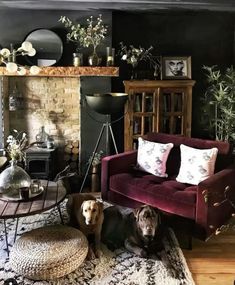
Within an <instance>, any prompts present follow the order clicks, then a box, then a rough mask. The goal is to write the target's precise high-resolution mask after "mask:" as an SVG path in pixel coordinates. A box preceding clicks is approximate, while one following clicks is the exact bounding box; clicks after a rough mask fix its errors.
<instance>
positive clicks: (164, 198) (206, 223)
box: [101, 133, 235, 240]
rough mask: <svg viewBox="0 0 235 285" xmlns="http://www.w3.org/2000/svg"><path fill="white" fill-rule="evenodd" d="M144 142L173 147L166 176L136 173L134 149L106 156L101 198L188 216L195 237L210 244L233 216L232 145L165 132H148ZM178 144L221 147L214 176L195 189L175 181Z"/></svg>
mask: <svg viewBox="0 0 235 285" xmlns="http://www.w3.org/2000/svg"><path fill="white" fill-rule="evenodd" d="M145 139H147V140H149V141H154V142H159V143H170V142H171V143H173V144H174V147H173V149H172V150H171V152H170V154H169V157H168V160H167V173H168V177H167V178H162V177H157V176H154V175H152V174H149V173H146V172H143V171H140V170H138V169H137V168H136V167H135V166H136V160H137V151H136V150H134V151H128V152H124V153H120V154H116V155H111V156H107V157H104V158H103V160H102V172H101V195H102V199H103V200H105V201H109V202H111V203H113V204H118V205H121V206H126V207H131V208H135V207H138V206H140V205H142V204H148V205H151V206H153V207H155V208H158V209H160V210H162V211H163V212H166V213H169V214H174V215H177V216H180V217H184V218H186V219H188V220H189V221H191V222H192V224H193V236H195V237H197V238H200V239H203V240H206V239H207V238H208V237H209V236H211V235H212V234H213V233H214V232H215V231H216V229H217V228H219V227H221V225H223V224H224V223H226V221H227V220H228V219H229V218H230V217H231V214H232V213H233V212H235V209H234V208H233V207H232V205H231V203H230V202H229V200H227V199H225V196H226V195H225V189H227V190H229V191H230V192H231V193H234V192H235V168H234V165H233V156H232V149H231V145H230V144H228V143H226V142H221V141H211V140H202V139H196V138H188V137H183V136H178V135H170V134H161V133H149V134H147V136H146V137H145ZM180 144H185V145H187V146H190V147H194V148H198V149H206V148H212V147H217V148H218V156H217V159H216V165H215V174H214V175H213V176H211V177H209V178H207V179H206V180H204V181H202V182H200V183H199V185H196V186H195V185H190V184H184V183H180V182H177V181H176V179H175V178H176V176H177V174H178V172H179V167H180ZM226 187H227V188H226ZM228 187H229V188H228ZM221 201H223V202H222V203H221V204H220V205H219V204H218V203H220V202H221Z"/></svg>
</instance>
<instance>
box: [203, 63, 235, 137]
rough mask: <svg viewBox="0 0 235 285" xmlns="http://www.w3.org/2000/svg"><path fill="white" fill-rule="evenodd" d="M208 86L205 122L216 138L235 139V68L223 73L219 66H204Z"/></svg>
mask: <svg viewBox="0 0 235 285" xmlns="http://www.w3.org/2000/svg"><path fill="white" fill-rule="evenodd" d="M203 69H204V70H205V72H206V77H207V83H208V87H207V90H206V93H205V96H204V98H203V99H202V103H203V104H202V112H203V114H202V117H203V124H204V125H205V126H209V130H212V132H213V133H214V136H215V139H216V140H221V141H229V142H231V141H234V139H235V70H234V69H233V66H231V67H229V68H227V69H226V70H225V72H224V73H222V72H221V71H220V70H219V69H218V67H217V66H211V67H209V66H203Z"/></svg>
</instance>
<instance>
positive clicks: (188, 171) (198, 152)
mask: <svg viewBox="0 0 235 285" xmlns="http://www.w3.org/2000/svg"><path fill="white" fill-rule="evenodd" d="M180 152H181V164H180V170H179V174H178V176H177V177H176V180H177V181H178V182H182V183H189V184H193V185H198V184H199V183H200V182H201V181H203V180H205V179H206V178H208V177H210V176H211V175H213V174H214V170H215V161H216V158H217V153H218V149H217V148H216V147H214V148H211V149H196V148H192V147H189V146H186V145H183V144H181V145H180Z"/></svg>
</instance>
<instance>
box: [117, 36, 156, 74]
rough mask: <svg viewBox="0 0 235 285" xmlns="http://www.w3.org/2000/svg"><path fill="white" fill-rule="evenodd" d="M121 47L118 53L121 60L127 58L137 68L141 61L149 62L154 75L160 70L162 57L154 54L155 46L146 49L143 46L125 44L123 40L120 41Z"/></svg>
mask: <svg viewBox="0 0 235 285" xmlns="http://www.w3.org/2000/svg"><path fill="white" fill-rule="evenodd" d="M119 45H120V49H119V51H118V55H119V56H120V57H121V60H125V61H126V62H127V64H130V65H131V66H132V68H133V69H135V68H136V67H137V66H138V64H139V63H140V62H141V61H146V62H149V64H150V67H152V68H153V69H154V77H155V76H157V74H158V73H159V72H160V67H161V64H160V59H159V58H158V57H156V56H154V55H153V54H152V50H153V46H150V47H149V48H147V49H145V48H143V47H141V46H139V47H138V48H137V47H134V46H133V45H129V46H127V45H124V43H123V42H120V43H119Z"/></svg>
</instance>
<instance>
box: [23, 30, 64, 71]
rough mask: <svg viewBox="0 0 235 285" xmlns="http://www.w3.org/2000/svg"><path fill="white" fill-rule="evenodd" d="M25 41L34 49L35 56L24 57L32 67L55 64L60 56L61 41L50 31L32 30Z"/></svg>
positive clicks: (61, 50)
mask: <svg viewBox="0 0 235 285" xmlns="http://www.w3.org/2000/svg"><path fill="white" fill-rule="evenodd" d="M25 41H29V42H31V43H32V45H33V47H34V48H35V49H36V55H35V56H33V57H29V56H26V59H27V61H28V62H29V63H30V64H32V65H38V66H51V65H54V64H56V63H57V62H58V61H59V60H60V58H61V56H62V53H63V43H62V40H61V38H60V37H59V36H58V35H57V34H56V33H55V32H53V31H51V30H47V29H38V30H34V31H33V32H31V33H30V34H29V35H28V36H27V37H26V39H25Z"/></svg>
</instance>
